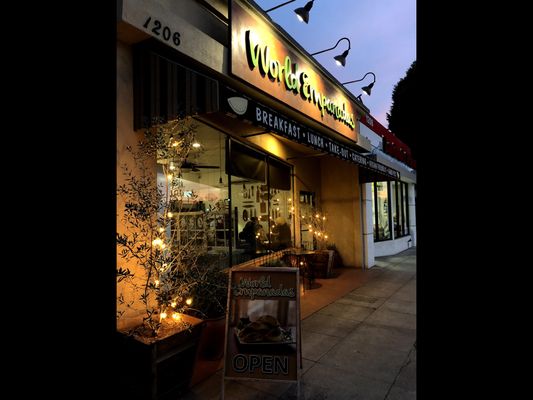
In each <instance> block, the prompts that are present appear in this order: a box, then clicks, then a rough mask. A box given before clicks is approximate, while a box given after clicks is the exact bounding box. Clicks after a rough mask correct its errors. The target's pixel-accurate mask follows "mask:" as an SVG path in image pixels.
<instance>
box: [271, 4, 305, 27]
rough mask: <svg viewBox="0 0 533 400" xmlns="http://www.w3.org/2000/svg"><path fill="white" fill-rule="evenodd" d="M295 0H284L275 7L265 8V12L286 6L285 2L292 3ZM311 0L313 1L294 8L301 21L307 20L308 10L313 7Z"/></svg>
mask: <svg viewBox="0 0 533 400" xmlns="http://www.w3.org/2000/svg"><path fill="white" fill-rule="evenodd" d="M295 1H296V0H289V1H286V2H285V3H281V4H280V5H277V6H275V7H272V8H269V9H268V10H265V12H270V11H273V10H275V9H277V8H280V7H283V6H286V5H287V4H290V3H294V2H295ZM313 1H315V0H311V1H309V2H307V4H306V5H305V6H303V7H298V8H297V9H295V10H294V12H295V13H296V16H297V17H298V19H299V20H300V21H302V22H305V23H306V24H307V23H308V22H309V11H310V10H311V8H312V7H313Z"/></svg>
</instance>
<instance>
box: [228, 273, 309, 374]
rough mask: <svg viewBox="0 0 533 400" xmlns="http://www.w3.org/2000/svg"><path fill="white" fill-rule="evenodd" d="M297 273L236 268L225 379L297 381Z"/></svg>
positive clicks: (230, 306) (229, 318)
mask: <svg viewBox="0 0 533 400" xmlns="http://www.w3.org/2000/svg"><path fill="white" fill-rule="evenodd" d="M298 279H299V272H298V268H268V267H248V268H234V269H232V270H231V275H230V293H229V309H228V317H227V323H226V329H227V332H226V351H225V352H224V354H225V362H224V378H225V379H226V378H228V379H254V380H255V379H264V380H277V381H298V369H299V368H300V351H301V343H300V292H299V284H298Z"/></svg>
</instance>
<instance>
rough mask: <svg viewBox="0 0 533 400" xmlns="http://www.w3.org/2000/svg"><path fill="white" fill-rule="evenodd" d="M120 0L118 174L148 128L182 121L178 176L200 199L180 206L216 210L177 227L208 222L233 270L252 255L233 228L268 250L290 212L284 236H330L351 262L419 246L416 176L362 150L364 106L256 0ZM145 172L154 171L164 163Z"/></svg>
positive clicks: (194, 213)
mask: <svg viewBox="0 0 533 400" xmlns="http://www.w3.org/2000/svg"><path fill="white" fill-rule="evenodd" d="M118 6H119V8H118V17H119V21H118V41H117V179H118V182H119V183H120V182H121V179H123V178H122V177H121V175H120V172H119V171H120V164H121V163H122V162H125V161H126V162H127V158H128V155H127V152H126V148H127V146H135V143H136V142H137V141H138V140H139V138H140V137H141V136H142V135H143V131H144V130H145V129H147V128H149V127H150V126H153V125H154V124H157V123H166V122H167V121H172V120H174V119H176V118H189V119H191V120H192V121H193V124H194V125H195V127H196V128H195V129H196V131H197V140H198V147H197V148H196V149H194V150H193V151H192V152H191V154H190V155H189V157H188V159H187V160H186V163H185V164H184V166H183V169H182V178H183V182H184V188H183V190H184V191H186V192H190V193H191V195H192V194H193V193H194V195H195V196H194V201H193V200H191V202H190V205H188V207H187V209H186V210H183V212H184V215H185V214H187V216H189V217H190V219H191V220H192V221H193V222H192V224H193V225H194V224H195V223H194V221H195V218H197V217H199V216H201V215H202V213H203V212H205V210H206V209H207V210H209V209H212V208H213V207H215V204H217V205H218V206H220V205H222V207H220V208H219V210H220V212H219V214H218V215H215V216H211V217H210V218H209V219H208V220H205V221H204V220H202V223H201V224H200V223H196V225H194V227H192V228H191V227H190V226H189V225H186V226H183V227H180V228H178V229H182V230H183V232H180V234H181V235H182V237H183V236H184V235H188V234H189V235H190V230H191V229H193V230H196V231H199V230H202V231H205V237H204V236H203V237H204V238H205V239H204V240H205V248H206V250H207V251H208V252H210V253H212V254H218V255H219V256H220V259H221V262H223V263H226V264H227V265H228V266H231V265H237V264H239V263H241V262H244V261H246V260H248V259H249V258H250V257H253V254H251V252H250V248H249V246H247V243H246V239H245V238H244V235H240V233H241V232H243V231H244V230H245V226H246V225H247V223H248V222H249V221H252V220H257V223H258V224H259V225H261V233H260V234H258V235H261V236H262V243H264V244H265V245H264V247H263V248H254V249H253V251H255V252H258V253H260V252H261V251H266V250H271V249H272V246H273V243H274V241H273V239H272V235H273V234H274V233H275V230H276V225H280V224H281V223H282V222H283V221H285V222H286V223H287V224H288V225H289V227H290V232H291V233H290V242H289V243H284V245H290V246H293V247H297V248H306V249H315V248H317V246H319V245H321V244H322V245H326V244H328V245H332V244H334V245H335V248H336V249H337V251H338V252H339V254H340V256H341V258H342V262H343V265H344V266H346V267H354V268H369V267H372V266H373V265H374V264H375V262H374V257H375V256H379V255H385V254H393V253H392V252H394V251H395V250H397V251H401V250H403V249H404V248H407V246H412V245H415V242H414V241H415V240H416V239H414V232H415V225H414V223H415V220H414V214H415V213H414V183H415V182H416V177H415V175H414V173H412V172H410V171H409V170H408V169H407V168H404V165H403V164H402V163H398V162H396V161H395V160H394V159H392V160H389V159H388V158H387V157H386V155H380V156H378V157H369V156H367V155H368V154H369V153H370V152H372V151H373V149H374V148H375V147H376V146H374V147H373V146H372V143H371V142H372V140H376V138H375V137H374V136H372V135H373V134H374V135H375V132H372V130H371V129H367V128H368V127H366V126H365V125H363V124H361V119H363V118H366V116H368V115H369V110H368V109H367V108H366V107H365V106H364V104H362V103H361V102H360V101H358V100H357V99H356V98H355V96H353V95H352V94H351V93H350V92H348V91H347V90H346V89H345V88H344V87H343V86H342V85H341V84H340V83H339V82H338V81H337V80H336V79H335V78H334V77H333V76H331V75H330V74H329V73H328V72H327V71H326V70H324V69H323V67H322V66H321V65H320V64H317V63H316V61H315V60H314V59H313V58H312V57H311V56H309V54H308V53H307V52H306V51H305V50H304V49H302V48H301V47H300V46H299V45H298V44H297V43H295V42H294V40H293V39H292V38H290V36H289V35H288V34H287V33H286V32H284V31H282V30H281V28H279V27H277V26H275V25H274V24H273V23H272V22H271V21H270V18H269V17H268V16H267V15H266V14H265V13H264V12H262V11H261V10H260V9H258V8H257V7H256V6H255V5H254V3H253V2H248V1H244V0H230V1H193V0H187V1H179V2H175V1H172V0H161V1H157V2H155V1H142V0H123V1H121V2H119V4H118ZM154 168H155V169H156V170H157V179H161V180H163V179H164V177H165V174H166V172H165V171H166V168H172V166H171V165H168V164H165V162H164V160H156V163H155V166H154ZM405 172H407V175H406V177H404V173H405ZM385 198H386V199H388V200H386V201H383V199H385ZM191 199H192V196H191ZM120 209H121V205H120V202H119V204H118V210H119V213H120ZM380 210H382V211H383V210H385V212H381V211H380ZM306 218H307V220H306ZM311 219H312V220H313V222H312V223H310V222H309V221H310V220H311ZM196 221H199V220H196ZM186 224H188V223H186ZM118 225H119V230H120V221H118ZM390 227H393V228H392V229H391V228H390ZM187 232H188V233H187ZM408 242H409V243H408ZM274 250H275V249H274Z"/></svg>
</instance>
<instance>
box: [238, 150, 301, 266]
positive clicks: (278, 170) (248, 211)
mask: <svg viewBox="0 0 533 400" xmlns="http://www.w3.org/2000/svg"><path fill="white" fill-rule="evenodd" d="M230 153H231V155H230V157H231V158H229V172H230V174H231V177H230V179H231V206H232V217H233V226H234V227H235V242H234V243H235V246H234V249H233V250H232V252H233V257H232V263H233V264H234V265H236V264H240V263H243V262H245V261H248V260H250V259H253V258H256V257H260V256H263V255H265V254H268V253H270V252H273V251H277V250H281V249H284V248H289V247H291V246H292V244H293V243H294V229H293V226H294V224H293V205H292V202H293V199H292V186H291V167H290V166H289V165H287V164H284V163H282V162H280V161H279V160H276V159H274V158H272V157H270V156H269V155H266V154H264V153H261V152H259V151H257V150H255V149H252V148H249V147H248V146H245V145H243V144H241V143H239V142H236V141H234V140H231V144H230Z"/></svg>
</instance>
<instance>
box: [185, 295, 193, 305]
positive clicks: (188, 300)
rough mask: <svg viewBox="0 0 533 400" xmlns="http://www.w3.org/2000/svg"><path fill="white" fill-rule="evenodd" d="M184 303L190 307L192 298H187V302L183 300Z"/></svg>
mask: <svg viewBox="0 0 533 400" xmlns="http://www.w3.org/2000/svg"><path fill="white" fill-rule="evenodd" d="M185 303H187V305H188V306H190V305H191V304H192V297H189V298H188V299H187V300H185Z"/></svg>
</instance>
